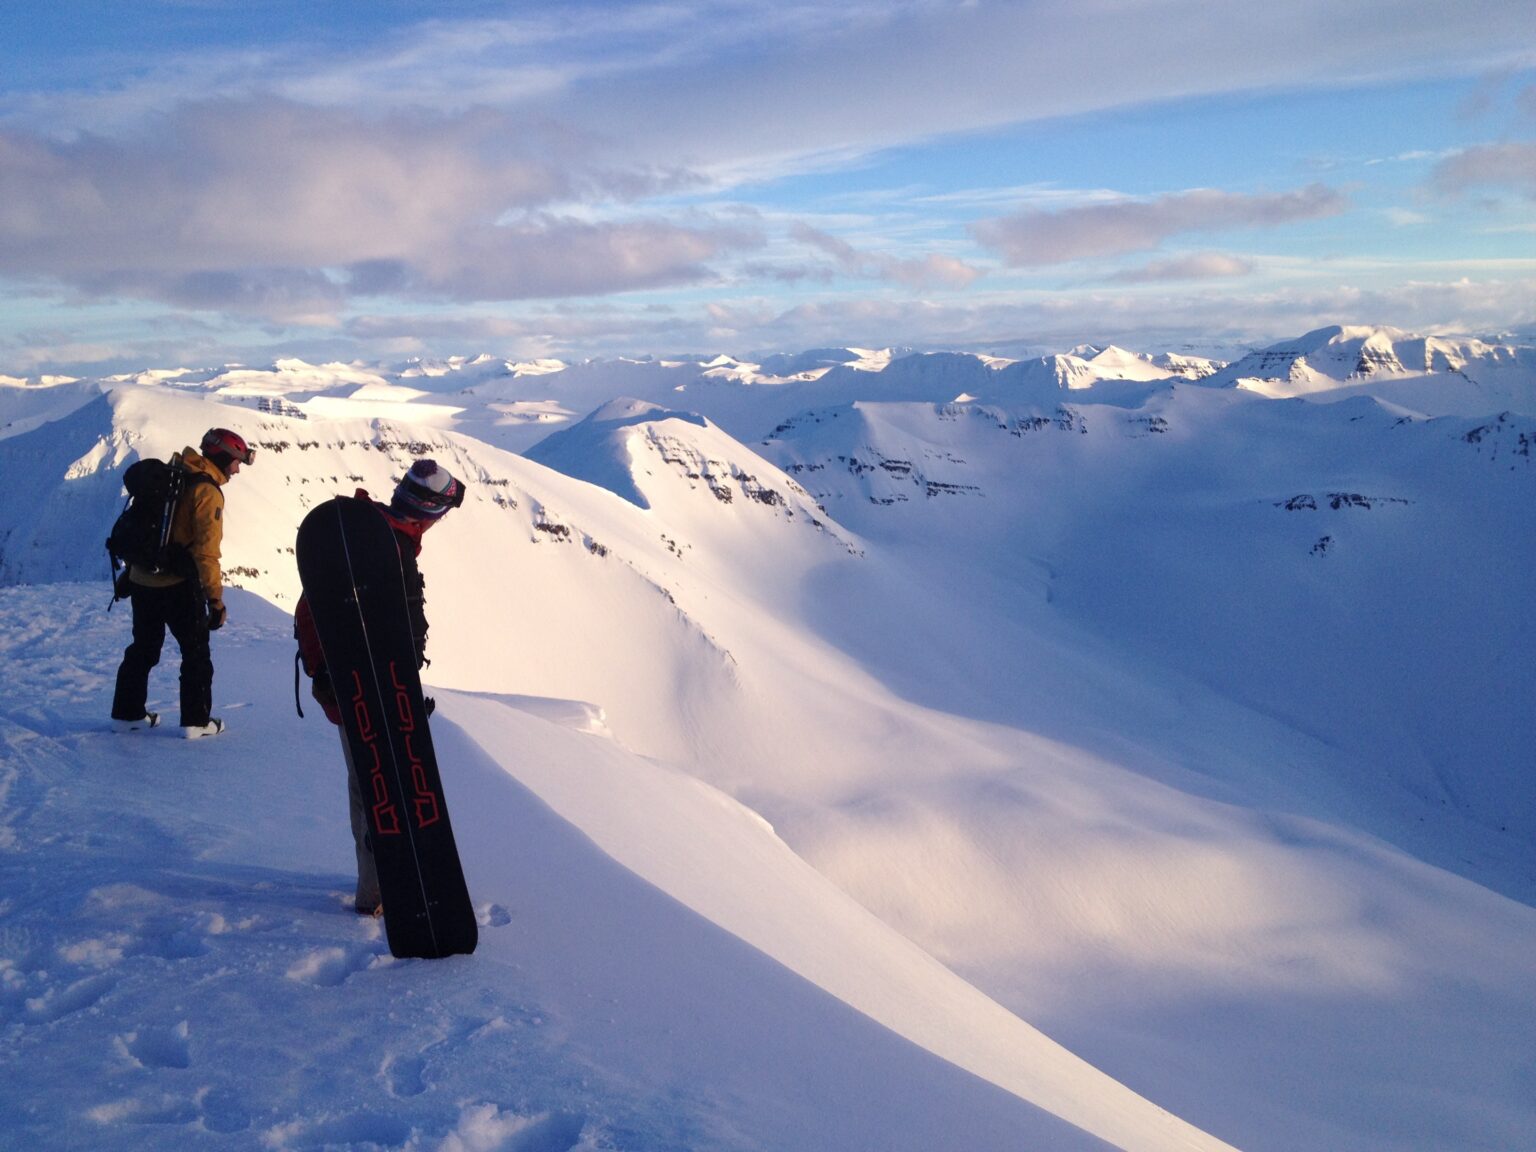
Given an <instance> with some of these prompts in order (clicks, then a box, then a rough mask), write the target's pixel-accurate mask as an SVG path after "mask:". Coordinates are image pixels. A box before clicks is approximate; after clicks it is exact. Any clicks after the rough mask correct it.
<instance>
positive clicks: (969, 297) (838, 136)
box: [0, 0, 1536, 374]
mask: <svg viewBox="0 0 1536 1152" xmlns="http://www.w3.org/2000/svg"><path fill="white" fill-rule="evenodd" d="M424 12H430V16H429V17H428V16H424V15H423V13H424ZM0 40H3V42H4V43H5V44H6V46H7V66H6V68H5V69H4V71H3V72H0V301H3V302H4V307H3V308H0V371H9V372H12V373H20V374H27V373H33V374H36V373H40V372H46V371H56V370H66V371H67V370H80V369H84V368H86V367H87V366H90V367H94V368H98V369H100V368H106V367H111V366H122V367H131V366H142V365H144V364H147V363H155V364H166V363H169V362H173V361H174V362H197V363H205V362H208V361H209V360H210V359H211V358H217V357H228V356H230V355H234V356H238V357H241V358H249V359H261V358H262V357H263V356H270V355H271V354H273V353H275V352H283V353H293V354H300V355H307V356H310V357H324V358H342V359H352V358H376V357H398V356H401V355H412V354H425V355H433V354H443V353H448V352H459V353H463V352H475V351H482V350H484V351H492V352H495V353H498V354H505V355H511V356H536V355H557V356H568V357H569V356H579V355H584V354H609V353H622V352H628V353H645V352H652V353H667V352H683V351H714V350H730V351H735V352H741V353H746V352H752V351H762V350H771V349H783V348H802V347H810V346H814V345H817V344H822V343H827V342H837V343H845V342H846V343H855V344H864V345H874V346H883V345H887V344H893V343H895V344H911V345H918V346H943V345H948V344H963V345H965V346H968V347H981V346H987V345H993V346H998V347H1004V346H1009V345H1017V344H1019V343H1024V344H1028V343H1036V344H1039V345H1041V346H1042V347H1045V346H1067V345H1070V344H1074V343H1077V342H1079V341H1083V340H1097V341H1105V340H1116V341H1120V342H1125V343H1133V344H1139V345H1141V346H1148V345H1150V344H1152V343H1164V344H1169V345H1172V344H1174V343H1176V342H1178V341H1181V340H1230V341H1233V342H1241V341H1267V340H1269V339H1274V338H1277V337H1279V336H1284V335H1289V334H1292V333H1294V332H1296V331H1299V330H1302V329H1304V328H1306V327H1309V326H1313V325H1316V324H1322V323H1334V322H1340V321H1357V322H1367V323H1384V324H1394V325H1397V326H1400V327H1406V328H1414V329H1431V330H1440V329H1456V330H1461V331H1474V332H1504V331H1525V332H1527V333H1528V332H1529V331H1530V330H1531V328H1532V327H1533V326H1536V305H1533V301H1536V25H1533V23H1532V21H1531V20H1530V12H1529V5H1528V3H1527V2H1526V0H1461V2H1459V3H1457V4H1456V5H1454V6H1453V5H1450V4H1449V3H1447V2H1445V0H1361V2H1360V3H1357V4H1353V5H1350V6H1349V7H1348V9H1347V11H1346V10H1343V9H1340V8H1339V7H1338V6H1337V5H1336V4H1324V3H1321V2H1320V0H1275V2H1273V3H1269V4H1265V5H1252V4H1244V3H1236V2H1234V3H1211V2H1209V0H1205V2H1202V3H1199V4H1194V3H1188V2H1187V0H1087V2H1075V3H1070V4H1068V3H1060V2H1054V3H1041V4H1035V3H1029V4H1025V3H1001V2H995V0H882V2H879V3H872V2H871V3H865V2H861V0H843V2H840V3H837V4H830V3H821V2H808V3H795V2H794V0H776V2H774V3H768V2H766V0H670V2H660V0H637V2H626V0H599V2H588V3H581V2H574V3H572V2H562V3H559V4H554V3H547V2H542V0H536V2H522V3H490V2H483V0H454V2H443V3H437V4H434V5H431V6H423V5H417V4H409V3H405V2H403V0H381V2H375V3H368V4H363V3H352V4H345V5H313V4H300V3H297V2H296V0H293V2H289V0H279V2H273V3H265V4H261V5H245V4H236V3H233V2H232V0H144V2H142V3H137V4H134V5H122V4H109V3H105V2H100V0H72V2H66V3H62V4H60V3H57V2H54V3H48V4H44V3H40V2H37V0H13V2H11V3H7V4H5V5H3V6H0Z"/></svg>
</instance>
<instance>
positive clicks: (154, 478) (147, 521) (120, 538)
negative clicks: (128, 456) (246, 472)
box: [107, 460, 212, 600]
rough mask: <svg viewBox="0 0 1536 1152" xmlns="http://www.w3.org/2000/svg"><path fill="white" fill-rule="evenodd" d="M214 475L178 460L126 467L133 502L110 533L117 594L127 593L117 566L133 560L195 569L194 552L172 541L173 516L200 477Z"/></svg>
mask: <svg viewBox="0 0 1536 1152" xmlns="http://www.w3.org/2000/svg"><path fill="white" fill-rule="evenodd" d="M211 479H212V478H211V477H209V476H205V475H204V474H202V473H201V472H191V471H189V470H188V469H187V468H185V467H184V466H183V465H182V464H181V462H180V461H179V460H176V461H172V462H171V463H166V462H165V461H164V460H138V461H136V462H134V463H133V464H131V465H129V466H128V470H127V471H126V472H124V473H123V487H124V488H126V489H128V503H127V504H125V505H124V506H123V510H122V512H121V513H120V514H119V515H118V517H117V520H116V522H114V523H113V525H112V532H111V535H109V536H108V537H107V554H108V555H109V556H110V557H111V559H112V582H113V587H114V590H115V592H116V595H115V596H114V599H119V600H120V599H122V598H123V597H124V596H125V595H126V591H125V590H124V588H123V583H124V582H123V580H122V579H120V577H119V572H118V570H119V569H120V568H123V569H125V568H127V566H128V565H130V564H132V565H133V566H134V567H136V568H138V569H139V570H140V571H143V572H148V573H152V574H160V573H165V574H168V575H176V576H187V575H190V574H191V573H192V557H191V555H190V554H189V553H188V552H187V550H186V549H185V548H184V547H182V546H181V545H180V544H172V543H171V520H172V518H173V517H174V516H175V514H176V502H177V500H178V499H180V497H181V494H182V492H183V491H185V490H186V489H187V488H188V487H190V486H191V485H192V484H194V483H196V482H197V481H199V480H211Z"/></svg>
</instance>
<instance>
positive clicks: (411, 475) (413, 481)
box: [393, 460, 464, 520]
mask: <svg viewBox="0 0 1536 1152" xmlns="http://www.w3.org/2000/svg"><path fill="white" fill-rule="evenodd" d="M423 465H427V466H428V467H423ZM439 476H446V477H447V478H448V482H447V484H445V485H443V487H442V489H441V490H440V491H439V490H438V489H437V488H434V487H432V486H431V485H430V484H429V483H427V481H428V478H436V477H439ZM463 503H464V485H463V484H461V483H460V482H459V481H458V480H456V479H454V478H453V477H452V476H449V475H448V470H447V469H446V468H439V467H438V466H437V465H436V464H435V463H434V462H433V461H430V460H427V461H421V462H418V463H417V464H413V465H412V466H411V470H410V471H409V472H407V473H406V474H405V476H404V477H403V478H402V479H401V480H400V484H399V486H398V487H397V488H396V489H395V496H394V500H393V504H394V505H395V507H397V508H399V509H400V510H401V511H403V512H406V513H407V514H414V515H416V516H419V517H423V518H425V519H428V520H435V519H437V518H438V517H439V516H441V515H443V514H444V513H445V512H447V511H448V510H449V509H450V508H457V507H459V505H461V504H463Z"/></svg>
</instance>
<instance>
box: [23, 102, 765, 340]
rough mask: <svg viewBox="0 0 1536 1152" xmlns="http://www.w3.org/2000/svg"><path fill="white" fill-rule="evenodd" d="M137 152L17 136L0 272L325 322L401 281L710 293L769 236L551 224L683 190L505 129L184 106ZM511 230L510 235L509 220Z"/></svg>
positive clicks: (278, 105) (521, 293) (442, 120)
mask: <svg viewBox="0 0 1536 1152" xmlns="http://www.w3.org/2000/svg"><path fill="white" fill-rule="evenodd" d="M153 129H154V130H153V132H146V133H145V134H144V135H142V136H140V137H138V138H134V139H129V140H111V139H106V138H102V137H89V136H88V137H81V138H79V139H76V140H74V141H69V142H57V141H50V140H44V139H42V138H39V137H36V136H31V135H27V134H23V133H18V132H9V133H0V266H3V267H4V268H5V269H6V271H7V272H8V273H9V274H10V275H12V276H32V277H57V278H59V279H61V280H63V281H64V282H66V283H69V284H71V285H74V286H75V287H77V288H79V289H82V290H86V291H94V292H99V293H115V294H127V295H141V296H147V297H150V298H154V299H160V300H166V301H171V302H175V303H179V304H184V305H187V306H190V307H200V308H220V309H229V310H233V311H237V312H240V313H243V314H255V315H264V316H269V317H272V318H274V319H279V320H285V321H292V320H294V319H296V318H299V317H308V318H310V319H312V320H314V321H317V322H318V321H321V320H323V318H324V317H325V316H328V315H333V314H334V313H335V311H336V309H337V308H338V306H339V305H340V303H341V302H342V300H343V298H344V297H345V294H346V291H347V287H348V278H347V277H344V276H337V275H336V274H335V273H336V271H337V270H344V269H355V270H357V279H358V280H359V281H360V282H362V283H363V286H365V287H367V286H368V285H370V284H372V285H377V284H378V283H379V282H380V279H381V276H382V273H383V271H384V270H386V269H390V270H393V271H392V272H391V276H392V279H393V281H394V286H395V288H396V289H397V290H402V291H410V292H416V293H425V294H429V295H433V296H439V297H446V298H452V299H524V298H528V297H536V296H560V295H568V294H587V293H598V294H600V293H606V292H615V291H625V290H631V289H635V288H645V287H655V286H657V285H667V284H678V283H682V282H686V281H688V280H699V279H704V278H707V277H708V275H709V274H710V273H709V272H708V269H707V268H706V267H705V265H704V262H705V261H707V260H708V259H710V258H711V257H713V256H715V255H716V254H718V253H720V252H723V251H726V250H730V249H733V248H750V247H754V246H756V245H757V244H758V243H759V242H760V240H759V238H758V237H757V236H756V234H755V232H754V231H753V230H752V229H750V228H744V227H741V226H740V225H735V224H733V225H730V226H723V225H717V224H715V223H714V222H713V221H711V220H709V219H708V218H702V219H698V220H689V221H686V222H684V223H681V224H679V223H671V222H667V221H665V220H661V219H656V218H652V217H649V216H641V217H638V218H635V217H633V215H632V214H631V216H630V217H629V218H624V217H623V214H622V213H618V214H615V213H610V214H609V215H610V216H612V217H616V218H610V219H607V220H604V221H602V222H597V223H581V222H578V221H576V220H574V219H571V218H569V217H556V216H553V215H551V214H550V213H549V212H548V211H547V208H548V206H549V205H552V204H555V203H562V202H567V201H583V200H584V201H586V202H588V203H594V204H596V203H610V204H611V203H614V202H620V203H622V202H624V201H628V200H630V199H633V198H635V197H640V196H644V195H647V194H650V193H656V192H662V191H669V190H671V189H673V188H676V187H678V186H680V185H685V184H686V183H687V180H688V178H687V176H686V174H681V173H677V172H675V171H673V172H660V171H656V170H652V169H649V168H645V167H640V166H629V167H626V168H619V167H613V166H603V165H601V164H599V163H598V162H597V161H596V160H595V159H594V158H593V157H592V156H591V155H590V154H589V153H588V152H586V151H585V150H584V148H583V146H582V143H581V142H580V141H579V140H576V139H574V138H572V137H570V136H568V135H567V134H563V133H560V132H558V131H552V130H550V129H549V128H548V127H547V126H537V127H535V128H533V129H529V128H527V127H525V126H524V125H522V124H520V123H518V122H516V121H515V120H512V119H510V118H508V117H507V116H505V115H502V114H500V113H492V112H487V111H484V110H481V111H477V112H473V113H470V114H467V115H463V116H454V117H445V116H439V115H435V114H432V115H428V114H420V113H416V114H391V115H388V116H381V117H369V116H363V115H360V114H355V113H350V112H343V111H338V110H317V109H310V108H302V107H300V106H298V105H295V104H292V103H290V102H287V101H279V100H270V99H266V100H248V101H217V102H207V103H202V104H196V105H187V106H184V107H182V108H180V109H178V110H177V112H175V113H174V114H172V115H169V116H167V117H164V118H163V119H161V120H160V121H158V122H157V123H156V124H155V125H154V126H153ZM509 214H510V218H511V220H512V221H513V223H512V224H510V225H506V224H498V222H499V221H504V220H506V219H507V218H508V216H509Z"/></svg>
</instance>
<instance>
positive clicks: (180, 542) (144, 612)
mask: <svg viewBox="0 0 1536 1152" xmlns="http://www.w3.org/2000/svg"><path fill="white" fill-rule="evenodd" d="M255 456H256V453H255V451H254V450H253V449H252V448H250V447H249V446H247V444H246V442H245V440H244V439H242V438H241V437H240V436H239V435H238V434H237V433H234V432H231V431H230V430H229V429H228V428H210V429H209V430H208V433H207V435H205V436H204V437H203V440H202V444H201V446H200V451H196V452H194V451H193V450H192V449H191V448H185V449H183V450H182V452H181V455H180V458H179V459H180V463H181V466H182V467H183V468H185V469H186V470H187V472H188V473H189V475H188V476H187V477H186V479H185V481H184V482H183V485H182V490H181V497H180V499H178V500H177V502H176V512H175V514H174V516H173V517H172V519H171V544H172V545H173V546H176V547H178V548H179V549H180V550H181V551H182V553H183V557H182V559H183V563H182V564H181V565H179V566H177V570H176V571H173V572H149V571H145V570H143V569H141V568H139V567H138V566H137V565H129V567H128V573H127V580H128V594H129V599H130V601H131V602H132V604H133V643H131V644H129V645H128V647H127V648H126V649H125V650H124V652H123V662H122V664H120V665H119V666H118V669H117V689H116V691H115V693H114V694H113V697H112V720H113V723H114V725H115V726H116V727H118V728H121V729H124V730H131V729H135V728H154V727H156V726H157V725H158V724H159V723H160V716H159V713H156V712H151V711H149V710H148V708H147V701H148V698H149V673H150V671H151V669H153V668H154V667H155V665H156V664H158V663H160V649H161V647H162V646H163V645H164V644H165V631H166V629H167V628H169V629H170V631H171V635H172V636H174V637H175V638H176V643H177V645H178V646H179V647H180V649H181V729H182V734H183V735H184V736H186V737H187V738H188V739H191V738H194V737H197V736H216V735H218V734H219V733H220V732H222V731H224V722H223V721H222V720H220V719H218V718H217V717H216V716H212V715H210V713H211V712H212V711H213V655H212V652H211V650H210V647H209V643H208V633H209V632H211V631H215V630H217V629H219V628H221V627H223V625H224V617H225V610H224V580H223V573H222V572H221V571H220V569H219V558H220V549H221V547H222V545H223V541H224V492H223V486H224V485H225V484H227V483H229V481H230V479H231V478H233V477H234V476H236V475H238V474H239V472H240V468H241V466H242V465H245V464H249V463H251V461H252V460H254V459H255Z"/></svg>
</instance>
